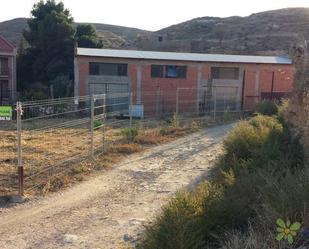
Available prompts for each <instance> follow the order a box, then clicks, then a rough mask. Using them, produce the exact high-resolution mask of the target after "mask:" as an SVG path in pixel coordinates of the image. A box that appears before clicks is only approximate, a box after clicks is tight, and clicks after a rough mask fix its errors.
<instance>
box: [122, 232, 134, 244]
mask: <svg viewBox="0 0 309 249" xmlns="http://www.w3.org/2000/svg"><path fill="white" fill-rule="evenodd" d="M132 239H133V237H132V236H130V235H129V234H125V235H123V240H124V241H125V242H128V241H131V240H132Z"/></svg>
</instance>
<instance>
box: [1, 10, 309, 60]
mask: <svg viewBox="0 0 309 249" xmlns="http://www.w3.org/2000/svg"><path fill="white" fill-rule="evenodd" d="M26 21H27V19H25V18H18V19H14V20H10V21H6V22H2V23H0V34H2V35H4V36H5V37H7V38H8V39H9V40H10V41H12V42H13V43H14V44H15V45H18V44H19V42H20V38H21V33H22V30H23V29H24V28H26V27H27V24H26ZM94 25H95V26H96V28H97V31H98V34H99V36H100V37H101V39H102V41H103V43H104V46H105V47H106V48H129V49H136V48H137V49H141V50H158V51H179V52H181V51H185V52H205V53H240V54H287V53H288V50H289V48H290V47H291V45H293V44H294V43H298V42H300V41H303V40H304V39H307V40H309V8H290V9H280V10H273V11H267V12H261V13H257V14H252V15H250V16H247V17H238V16H233V17H228V18H218V17H200V18H196V19H193V20H190V21H187V22H183V23H180V24H176V25H173V26H170V27H167V28H164V29H162V30H159V31H156V32H149V31H145V30H140V29H135V28H128V27H122V26H115V25H107V24H97V23H96V24H94Z"/></svg>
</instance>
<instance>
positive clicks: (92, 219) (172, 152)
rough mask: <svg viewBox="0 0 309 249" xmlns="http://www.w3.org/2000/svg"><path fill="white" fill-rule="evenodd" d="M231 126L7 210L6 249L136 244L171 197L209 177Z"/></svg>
mask: <svg viewBox="0 0 309 249" xmlns="http://www.w3.org/2000/svg"><path fill="white" fill-rule="evenodd" d="M231 128H232V125H223V126H217V127H213V128H208V129H205V130H203V131H201V132H197V133H194V134H192V135H189V136H186V137H183V138H180V139H178V140H176V141H173V142H171V143H168V144H164V145H160V146H157V147H153V148H151V149H149V150H147V151H145V152H143V153H139V154H136V155H132V156H129V157H128V158H127V159H126V160H125V161H123V162H121V163H119V164H117V165H115V166H114V167H113V168H112V169H111V170H108V171H106V172H103V173H100V175H98V176H96V177H92V178H91V179H89V180H88V181H85V182H82V183H80V184H76V185H75V186H73V187H72V188H70V189H67V190H65V191H63V192H60V193H55V194H51V195H50V196H48V197H46V198H37V199H35V200H31V201H29V202H28V203H25V204H23V205H20V206H16V207H11V208H3V209H1V210H0V213H1V215H0V224H1V226H0V248H4V249H13V248H16V249H17V248H18V249H23V248H33V249H35V248H39V249H44V248H102V249H103V248H104V249H105V248H121V246H125V245H134V243H135V241H136V240H137V239H138V238H140V235H141V233H142V232H143V229H144V227H143V226H144V225H147V224H149V222H151V220H152V219H153V218H154V217H155V215H156V214H158V212H159V210H160V208H161V207H162V205H164V204H165V203H166V202H167V200H168V198H170V196H172V195H173V194H174V193H175V192H176V191H177V190H179V189H180V188H183V187H188V188H191V187H192V186H194V185H195V184H196V183H197V182H199V181H200V179H204V178H205V177H206V178H207V174H208V173H209V170H210V168H211V166H212V165H213V162H214V160H215V159H216V157H217V156H218V155H219V154H220V153H221V151H222V146H221V141H222V138H223V136H224V135H225V134H226V132H227V131H229V130H230V129H231Z"/></svg>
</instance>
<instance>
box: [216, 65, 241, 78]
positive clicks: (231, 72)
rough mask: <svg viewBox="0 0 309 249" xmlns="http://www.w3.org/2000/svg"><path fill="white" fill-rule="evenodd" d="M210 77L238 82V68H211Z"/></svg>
mask: <svg viewBox="0 0 309 249" xmlns="http://www.w3.org/2000/svg"><path fill="white" fill-rule="evenodd" d="M211 77H212V79H227V80H238V79H239V68H237V67H212V68H211Z"/></svg>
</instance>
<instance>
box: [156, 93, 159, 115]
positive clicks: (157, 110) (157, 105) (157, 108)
mask: <svg viewBox="0 0 309 249" xmlns="http://www.w3.org/2000/svg"><path fill="white" fill-rule="evenodd" d="M159 108H160V88H159V87H158V88H157V91H156V115H157V116H159V112H160V110H159Z"/></svg>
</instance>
